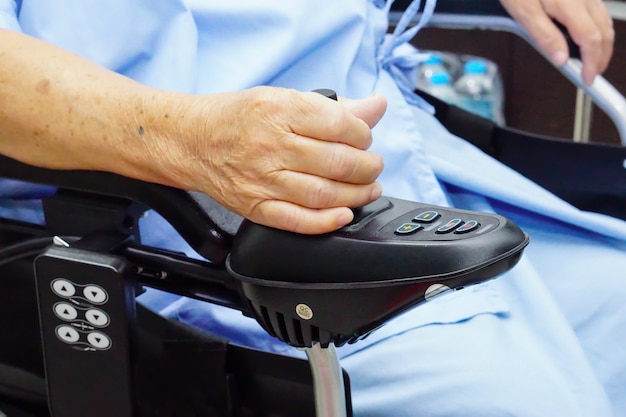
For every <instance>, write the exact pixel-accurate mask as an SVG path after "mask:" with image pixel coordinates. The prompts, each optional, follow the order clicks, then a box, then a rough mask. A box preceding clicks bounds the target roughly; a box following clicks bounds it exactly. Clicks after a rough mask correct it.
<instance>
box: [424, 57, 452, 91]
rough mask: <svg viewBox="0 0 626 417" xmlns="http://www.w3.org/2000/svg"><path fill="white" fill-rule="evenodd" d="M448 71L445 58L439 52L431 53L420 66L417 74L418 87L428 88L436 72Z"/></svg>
mask: <svg viewBox="0 0 626 417" xmlns="http://www.w3.org/2000/svg"><path fill="white" fill-rule="evenodd" d="M442 72H448V69H447V68H446V65H445V63H444V62H443V58H442V57H441V55H439V54H434V53H433V54H431V55H430V56H429V57H428V59H427V60H426V61H424V62H422V63H421V64H420V66H419V72H418V76H417V87H418V88H419V89H420V90H424V91H426V90H428V89H429V87H430V78H431V77H432V75H433V74H435V73H442Z"/></svg>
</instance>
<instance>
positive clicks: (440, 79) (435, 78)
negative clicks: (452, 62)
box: [430, 72, 450, 85]
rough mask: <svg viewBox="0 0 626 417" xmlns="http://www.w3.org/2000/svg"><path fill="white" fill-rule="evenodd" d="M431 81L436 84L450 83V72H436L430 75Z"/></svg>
mask: <svg viewBox="0 0 626 417" xmlns="http://www.w3.org/2000/svg"><path fill="white" fill-rule="evenodd" d="M430 83H431V84H434V85H445V84H450V74H448V73H447V72H435V73H434V74H433V75H431V76H430Z"/></svg>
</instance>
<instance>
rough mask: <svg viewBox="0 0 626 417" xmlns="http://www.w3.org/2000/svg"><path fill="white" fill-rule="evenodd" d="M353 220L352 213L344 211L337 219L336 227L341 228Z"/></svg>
mask: <svg viewBox="0 0 626 417" xmlns="http://www.w3.org/2000/svg"><path fill="white" fill-rule="evenodd" d="M353 218H354V213H352V211H345V212H343V213H341V214H340V215H339V217H337V227H343V226H345V225H346V224H348V223H350V222H351V221H352V219H353Z"/></svg>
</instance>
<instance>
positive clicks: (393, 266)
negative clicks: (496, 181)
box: [226, 197, 529, 347]
mask: <svg viewBox="0 0 626 417" xmlns="http://www.w3.org/2000/svg"><path fill="white" fill-rule="evenodd" d="M428 211H432V212H436V213H437V219H435V220H429V221H428V222H422V223H420V221H417V220H414V219H415V217H419V215H420V214H421V213H424V212H428ZM456 218H459V219H461V220H462V222H461V225H462V224H464V223H469V222H470V221H471V220H475V221H477V222H478V224H479V225H480V226H479V227H478V228H477V229H476V230H474V231H471V232H468V233H455V232H454V231H451V232H448V233H438V232H437V230H439V229H440V228H441V227H442V225H443V224H445V223H446V222H448V221H450V220H451V219H456ZM407 223H408V224H413V223H415V224H419V225H420V226H421V228H420V230H419V231H417V232H415V233H412V234H406V235H405V234H399V233H398V232H397V230H398V228H399V227H401V226H402V225H403V224H407ZM453 230H454V229H453ZM456 230H460V229H456ZM528 242H529V239H528V236H527V235H526V234H525V233H524V232H522V231H521V230H520V229H519V228H518V227H517V226H516V225H515V224H513V223H512V222H511V221H509V220H508V219H506V218H504V217H502V216H498V215H495V214H488V213H477V212H474V211H467V210H458V209H452V208H447V207H438V206H433V205H426V204H421V203H415V202H410V201H405V200H399V199H393V198H386V197H384V198H381V199H379V200H378V201H376V202H374V203H372V204H370V205H368V206H365V207H363V208H361V209H359V210H358V211H357V213H356V218H355V221H353V222H352V224H350V225H348V226H346V227H344V228H342V229H340V230H338V231H336V232H333V233H328V234H325V235H320V236H304V235H298V234H294V233H289V232H284V231H281V230H277V229H272V228H268V227H265V226H261V225H258V224H254V223H251V222H247V221H246V222H244V223H243V224H242V226H241V228H240V229H239V232H238V233H237V236H236V238H235V241H234V245H233V250H232V252H231V254H230V255H229V257H228V259H227V262H226V266H227V268H228V270H229V272H230V273H231V275H232V276H233V277H235V279H236V280H238V281H239V283H240V288H241V290H242V293H243V294H244V296H245V298H246V299H247V301H248V302H249V303H250V308H251V310H252V311H254V315H255V317H256V319H257V320H258V321H259V322H260V323H261V324H262V325H263V326H264V328H265V329H266V330H267V331H268V332H269V333H270V334H272V335H274V336H276V337H278V338H279V339H281V340H283V341H285V342H287V343H289V344H291V345H294V346H298V347H308V346H311V345H312V344H314V343H316V342H319V343H321V344H322V345H326V344H328V343H331V342H332V343H334V344H336V345H342V344H344V343H352V342H354V341H357V340H359V339H361V338H362V337H364V336H365V335H367V334H368V333H369V332H371V331H372V330H374V329H375V328H377V327H379V326H380V325H382V324H383V323H384V322H385V321H386V320H388V319H389V318H391V317H393V316H395V315H397V314H399V313H400V312H401V311H403V310H406V309H407V308H409V307H412V306H415V305H417V304H419V303H421V302H424V301H425V300H426V299H428V298H430V296H434V295H437V294H439V293H441V292H445V291H447V290H451V289H458V288H461V287H465V286H468V285H473V284H476V283H480V282H484V281H486V280H489V279H491V278H494V277H496V276H498V275H500V274H502V273H504V272H506V271H507V270H509V269H510V268H512V267H513V266H514V265H515V264H516V263H517V261H518V260H519V257H520V255H521V252H522V250H523V249H524V247H526V245H527V244H528Z"/></svg>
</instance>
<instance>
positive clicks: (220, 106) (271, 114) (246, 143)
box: [176, 87, 386, 234]
mask: <svg viewBox="0 0 626 417" xmlns="http://www.w3.org/2000/svg"><path fill="white" fill-rule="evenodd" d="M204 98H206V100H203V96H199V98H197V100H196V102H195V103H194V105H193V106H192V107H191V110H192V111H189V112H188V114H187V117H186V120H187V122H190V123H191V124H190V125H186V126H183V127H184V128H183V129H182V130H181V132H185V131H187V132H190V131H193V130H194V129H193V125H196V128H195V130H196V131H198V129H197V124H198V123H199V124H200V125H201V126H203V128H202V129H200V131H199V133H198V134H197V135H196V136H195V137H193V138H191V140H188V138H187V139H186V140H187V144H186V145H185V148H186V151H185V152H186V155H184V156H183V157H182V158H179V159H180V163H179V165H180V169H179V170H177V173H176V175H177V176H178V178H177V181H176V182H177V186H179V187H185V188H186V189H190V190H198V191H202V192H204V193H207V194H209V195H211V196H212V197H213V198H214V199H215V200H216V201H218V202H219V203H220V204H222V205H223V206H225V207H226V208H228V209H230V210H232V211H234V212H236V213H238V214H240V215H242V216H244V217H246V218H248V219H250V220H252V221H254V222H257V223H261V224H264V225H268V226H272V227H276V228H279V229H284V230H289V231H294V232H298V233H305V234H317V233H325V232H329V231H333V230H336V229H338V228H339V227H341V226H344V225H346V224H347V223H349V222H350V221H351V220H352V218H353V214H352V211H351V210H350V209H349V208H350V207H358V206H361V205H364V204H367V203H370V202H372V201H374V200H376V199H377V198H378V197H379V196H380V195H381V192H382V191H381V187H380V185H379V184H378V183H376V182H375V181H376V178H377V177H378V175H379V174H380V173H381V171H382V168H383V161H382V158H381V157H380V156H379V155H377V154H375V153H372V152H369V151H367V149H368V148H369V147H370V145H371V143H372V135H371V127H373V126H374V125H375V124H376V123H377V122H378V120H379V119H380V118H381V117H382V115H383V113H384V111H385V108H386V100H385V99H384V98H383V97H382V96H377V95H374V96H371V97H368V98H365V99H362V100H345V99H341V100H340V101H339V102H336V101H334V100H330V99H328V98H326V97H324V96H322V95H320V94H318V93H312V92H308V93H301V92H297V91H294V90H286V89H282V88H271V87H258V88H253V89H250V90H247V91H243V92H237V93H226V94H216V95H211V96H204ZM209 98H210V100H209ZM194 113H195V114H196V115H195V116H194ZM216 121H217V122H216ZM187 122H186V123H187Z"/></svg>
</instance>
